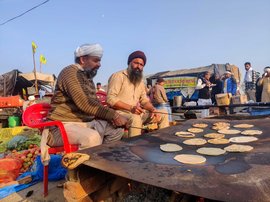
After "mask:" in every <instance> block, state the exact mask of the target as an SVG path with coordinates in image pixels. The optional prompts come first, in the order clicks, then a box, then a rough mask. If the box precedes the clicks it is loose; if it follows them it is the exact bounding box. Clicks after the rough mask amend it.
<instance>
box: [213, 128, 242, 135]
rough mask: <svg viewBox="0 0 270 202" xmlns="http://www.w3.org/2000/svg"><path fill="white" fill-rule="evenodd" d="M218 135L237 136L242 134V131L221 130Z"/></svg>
mask: <svg viewBox="0 0 270 202" xmlns="http://www.w3.org/2000/svg"><path fill="white" fill-rule="evenodd" d="M218 133H221V134H226V135H236V134H239V133H241V131H240V130H234V129H221V130H218Z"/></svg>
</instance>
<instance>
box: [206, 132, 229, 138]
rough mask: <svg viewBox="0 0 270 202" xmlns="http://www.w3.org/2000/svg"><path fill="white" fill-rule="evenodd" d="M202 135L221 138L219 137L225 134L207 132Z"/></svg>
mask: <svg viewBox="0 0 270 202" xmlns="http://www.w3.org/2000/svg"><path fill="white" fill-rule="evenodd" d="M204 137H207V138H213V139H221V138H224V137H225V135H224V134H220V133H208V134H205V135H204Z"/></svg>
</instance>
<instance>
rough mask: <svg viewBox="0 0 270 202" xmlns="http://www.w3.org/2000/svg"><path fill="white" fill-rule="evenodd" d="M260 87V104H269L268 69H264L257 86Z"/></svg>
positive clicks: (269, 69)
mask: <svg viewBox="0 0 270 202" xmlns="http://www.w3.org/2000/svg"><path fill="white" fill-rule="evenodd" d="M257 85H259V86H262V100H261V101H262V102H270V67H265V68H264V74H263V75H262V78H260V79H259V82H258V84H257Z"/></svg>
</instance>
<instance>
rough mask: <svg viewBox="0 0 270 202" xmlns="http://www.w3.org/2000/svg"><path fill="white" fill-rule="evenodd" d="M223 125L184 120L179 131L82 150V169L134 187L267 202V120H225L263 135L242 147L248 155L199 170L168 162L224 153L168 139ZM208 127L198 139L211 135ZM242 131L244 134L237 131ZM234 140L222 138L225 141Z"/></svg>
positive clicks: (210, 162)
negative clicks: (175, 147) (85, 157)
mask: <svg viewBox="0 0 270 202" xmlns="http://www.w3.org/2000/svg"><path fill="white" fill-rule="evenodd" d="M217 121H227V122H228V120H220V119H219V120H205V119H204V120H189V121H186V122H185V123H184V124H183V125H178V126H173V127H169V128H165V129H162V130H158V131H155V132H152V133H148V134H146V135H142V136H140V137H135V138H130V139H126V140H124V141H119V142H117V143H112V144H104V145H100V146H98V147H94V148H90V149H87V150H83V151H82V152H83V153H87V154H89V155H90V156H91V158H90V160H89V161H86V162H85V163H84V164H85V165H88V166H90V167H93V168H97V169H100V170H103V171H105V172H109V173H112V174H115V175H118V176H122V177H125V178H128V179H132V180H135V181H138V182H142V183H146V184H150V185H154V186H158V187H162V188H165V189H170V190H174V191H179V192H182V193H187V194H192V195H196V196H201V197H205V198H208V199H214V200H221V201H238V202H240V201H270V174H269V173H270V119H254V120H230V121H229V122H230V123H231V125H234V124H239V123H248V124H253V125H255V127H254V128H252V129H259V130H262V131H263V134H261V135H258V136H256V137H258V138H259V140H258V141H256V142H251V143H246V144H247V145H251V146H253V147H254V149H253V150H252V151H251V152H246V153H226V154H225V155H221V156H217V157H215V156H214V157H213V156H205V157H206V159H207V161H206V162H205V163H204V164H198V165H188V164H182V163H179V162H177V161H175V160H174V159H173V157H174V156H175V155H177V154H185V153H186V154H196V149H198V148H199V147H203V146H206V147H207V146H209V147H219V148H224V147H226V146H228V144H227V145H213V144H209V143H207V144H205V145H203V146H188V145H184V144H183V143H182V142H183V140H185V139H186V138H180V137H177V136H175V135H174V133H175V132H177V131H185V130H186V129H188V128H190V127H191V125H192V124H193V123H208V124H209V126H212V123H214V122H217ZM210 128H211V127H208V128H207V129H205V131H204V132H203V133H199V134H197V135H196V137H202V136H203V134H206V133H209V132H215V131H213V130H211V129H210ZM240 130H244V129H240ZM234 136H240V135H226V136H225V137H226V138H230V137H234ZM164 143H177V144H179V145H181V146H182V147H183V150H182V151H179V152H174V153H165V152H162V151H161V150H160V149H159V145H160V144H164Z"/></svg>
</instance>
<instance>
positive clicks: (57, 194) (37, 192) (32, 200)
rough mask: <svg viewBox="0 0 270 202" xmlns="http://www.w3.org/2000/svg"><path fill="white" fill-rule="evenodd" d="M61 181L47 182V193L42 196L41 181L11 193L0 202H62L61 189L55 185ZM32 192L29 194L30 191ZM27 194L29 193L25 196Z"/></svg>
mask: <svg viewBox="0 0 270 202" xmlns="http://www.w3.org/2000/svg"><path fill="white" fill-rule="evenodd" d="M62 182H64V180H63V181H57V182H51V181H50V182H49V195H48V196H47V197H46V198H44V197H43V182H39V183H37V184H35V185H33V186H31V187H28V188H26V189H24V190H22V191H20V192H17V193H13V194H11V195H9V196H7V197H6V198H4V199H2V200H0V201H1V202H43V201H46V202H64V201H65V199H64V195H63V189H62V188H58V187H57V185H58V184H59V183H62ZM32 191H33V193H32V194H31V192H32ZM27 195H30V196H29V197H27Z"/></svg>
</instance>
